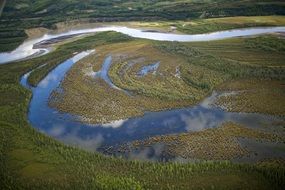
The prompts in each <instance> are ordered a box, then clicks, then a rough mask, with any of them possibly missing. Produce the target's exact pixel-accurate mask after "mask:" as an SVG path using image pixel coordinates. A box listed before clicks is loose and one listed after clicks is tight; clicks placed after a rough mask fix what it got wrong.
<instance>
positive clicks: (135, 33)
mask: <svg viewBox="0 0 285 190" xmlns="http://www.w3.org/2000/svg"><path fill="white" fill-rule="evenodd" d="M103 31H115V32H120V33H123V34H126V35H129V36H131V37H135V38H144V39H150V40H157V41H178V42H194V41H210V40H220V39H227V38H233V37H239V36H252V35H259V34H265V33H272V32H285V27H258V28H245V29H234V30H227V31H220V32H213V33H208V34H197V35H186V34H184V35H182V34H172V33H161V32H149V31H144V30H140V29H133V28H128V27H122V26H109V27H97V28H92V29H81V30H71V31H68V32H64V33H60V34H45V35H43V36H42V37H40V38H36V39H31V40H27V41H25V42H24V43H23V44H21V45H20V46H19V47H18V48H16V49H15V50H14V51H12V52H4V53H0V64H4V63H8V62H13V61H18V60H23V59H27V58H32V57H35V56H40V55H44V54H47V53H49V52H50V51H51V49H49V48H45V47H44V46H43V44H45V45H46V44H50V43H53V42H55V41H60V40H64V39H67V38H69V37H74V36H79V35H83V34H88V33H95V32H103Z"/></svg>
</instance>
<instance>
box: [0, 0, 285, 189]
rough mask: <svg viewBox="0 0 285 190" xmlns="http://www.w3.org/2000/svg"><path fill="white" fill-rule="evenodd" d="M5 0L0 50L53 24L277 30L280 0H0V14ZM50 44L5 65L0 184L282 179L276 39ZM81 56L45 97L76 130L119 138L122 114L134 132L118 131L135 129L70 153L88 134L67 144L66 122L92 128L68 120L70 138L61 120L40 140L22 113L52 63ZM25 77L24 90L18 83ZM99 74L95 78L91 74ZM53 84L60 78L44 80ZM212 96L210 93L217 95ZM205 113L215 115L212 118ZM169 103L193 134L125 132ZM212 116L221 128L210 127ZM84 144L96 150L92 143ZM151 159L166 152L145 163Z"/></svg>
mask: <svg viewBox="0 0 285 190" xmlns="http://www.w3.org/2000/svg"><path fill="white" fill-rule="evenodd" d="M2 3H3V4H2ZM1 5H5V7H4V6H3V7H4V9H3V13H2V16H1V14H0V16H1V18H0V52H3V51H11V50H13V49H15V48H16V47H18V46H19V44H21V43H22V42H23V41H24V40H25V39H27V38H28V37H30V38H32V37H35V36H37V34H38V35H41V34H42V33H45V32H47V31H50V32H52V31H51V29H57V30H59V31H60V30H63V31H65V30H69V29H72V28H73V27H74V28H83V26H84V27H85V26H86V25H87V26H95V25H94V22H96V23H97V22H100V23H97V24H98V26H106V25H111V26H112V25H119V26H128V27H133V28H140V29H143V30H146V31H147V30H150V31H155V32H157V31H162V32H167V33H177V34H179V33H180V34H181V33H186V34H201V33H208V32H215V31H220V30H229V29H235V28H245V27H258V26H284V25H285V18H284V16H282V15H284V14H285V11H284V10H285V4H284V2H283V1H270V0H266V1H256V0H247V1H233V0H231V1H225V0H205V1H204V0H203V1H196V0H177V1H161V0H155V1H128V0H120V1H103V0H92V1H91V0H90V1H89V0H87V1H79V0H61V1H58V2H57V3H56V4H55V3H52V2H51V1H50V0H45V1H30V0H21V1H17V0H10V1H0V10H1V8H3V7H1ZM59 22H60V23H59ZM107 22H108V23H107ZM97 24H96V25H97ZM73 25H76V26H73ZM34 27H42V28H36V29H32V28H34ZM27 29H29V30H27ZM49 46H50V47H52V50H51V51H50V53H48V54H46V55H42V56H40V57H36V56H31V57H28V59H26V60H19V61H17V62H10V63H6V64H2V65H0V189H106V190H107V189H258V190H259V189H283V187H284V186H285V167H284V166H285V162H284V161H285V152H284V147H285V138H284V137H285V136H284V135H285V133H284V132H285V131H284V129H285V120H284V117H285V86H284V84H285V67H284V66H285V65H284V64H285V38H284V33H282V32H281V33H270V34H266V35H256V36H247V37H236V38H229V39H224V40H216V41H205V42H166V41H155V40H146V39H139V38H133V37H130V36H127V35H124V34H122V33H118V32H111V31H110V32H98V33H91V34H88V35H83V36H77V37H71V38H66V39H63V40H62V41H58V42H56V43H51V44H49ZM86 50H95V51H94V53H91V54H90V55H88V56H86V57H84V58H83V59H81V60H79V61H78V62H74V63H72V64H71V63H69V64H71V65H72V67H71V69H69V70H66V71H67V73H66V74H65V75H62V76H61V77H62V78H63V79H62V80H60V81H58V87H57V88H55V89H54V90H53V91H52V93H51V94H50V96H49V98H48V99H47V100H46V101H45V104H46V106H49V108H50V109H51V110H52V114H71V115H72V116H75V117H73V118H72V119H75V120H76V121H75V122H76V123H77V125H81V124H88V125H90V126H91V129H92V127H93V128H94V129H95V128H96V127H103V128H104V130H106V131H107V132H106V134H107V133H109V135H111V133H112V134H113V133H117V134H118V135H119V133H121V131H120V127H122V126H123V125H121V124H120V123H121V122H127V121H129V120H132V118H134V120H133V121H134V122H131V121H129V122H130V124H132V125H133V124H134V125H133V126H131V125H126V127H127V128H129V130H127V132H129V134H128V135H130V136H132V135H134V137H132V138H129V139H131V140H128V141H126V142H125V141H124V142H123V143H121V142H120V143H117V144H115V145H113V144H112V145H106V146H105V147H100V153H99V152H94V151H88V150H84V149H81V148H78V146H77V144H80V142H81V141H80V140H82V139H84V138H82V139H74V138H72V134H71V133H72V130H71V128H72V127H73V128H74V129H75V131H76V132H78V131H81V132H82V133H79V132H78V134H80V135H82V136H84V135H86V134H87V133H91V132H92V131H91V129H90V130H89V129H88V130H86V131H84V130H83V129H82V128H75V124H74V126H73V125H70V126H65V129H68V128H70V131H71V132H70V131H69V130H65V131H62V130H61V129H62V127H61V126H58V127H56V128H54V129H55V130H52V131H49V132H50V133H46V134H43V133H45V131H44V130H41V128H40V127H38V126H32V125H33V122H31V121H32V120H30V118H31V115H30V114H31V102H32V101H33V98H35V97H33V96H35V94H34V92H35V89H36V88H38V87H39V84H41V82H43V81H44V79H46V77H47V76H49V74H50V73H52V71H55V70H56V68H58V66H60V65H63V64H64V63H66V62H68V61H66V60H69V59H70V58H72V57H74V56H76V55H79V53H80V52H83V51H86ZM107 58H110V59H109V60H110V61H111V62H110V65H109V64H108V63H106V61H108V59H107ZM104 62H105V63H106V65H107V66H106V65H105V68H104ZM71 65H70V66H71ZM109 66H110V67H109ZM104 69H105V70H104ZM28 72H31V73H30V74H29V75H27V76H28V78H27V83H28V84H29V85H31V87H32V88H31V89H26V88H25V87H24V86H21V84H20V81H21V80H22V79H23V78H22V76H23V75H24V74H26V73H28ZM100 72H101V73H102V72H104V73H103V74H104V76H103V75H101V77H98V76H99V75H98V74H100ZM52 77H57V76H52ZM104 77H107V79H106V78H104ZM104 79H105V80H104ZM52 81H57V79H56V78H51V81H48V82H52ZM106 81H107V82H106ZM215 92H217V94H219V95H217V96H213V94H215ZM211 94H212V95H211ZM212 96H213V97H215V98H214V99H211V97H212ZM206 97H208V98H206ZM195 106H196V107H195ZM192 108H193V109H192ZM36 109H37V108H36ZM183 109H185V110H184V111H185V112H183V111H181V110H183ZM187 109H188V110H187ZM189 109H190V110H189ZM191 109H192V111H191ZM199 109H202V110H203V111H204V113H202V112H201V113H200V112H199ZM210 109H213V112H215V114H212V115H211V114H209V113H208V112H210V111H211V110H210ZM165 110H169V111H172V112H180V111H181V119H182V120H184V122H185V124H189V126H188V127H189V130H186V131H178V130H177V131H176V132H171V133H167V130H169V128H171V129H173V131H175V130H176V129H178V128H179V126H177V125H181V123H178V122H177V123H173V122H171V119H172V118H171V117H169V120H162V121H165V123H164V124H163V125H159V126H168V127H169V128H159V127H158V129H159V130H160V133H159V134H164V135H158V136H157V135H153V134H155V133H152V130H158V129H157V128H156V129H154V128H155V127H156V126H155V125H157V123H155V122H152V120H150V121H149V122H145V125H149V127H148V128H141V129H147V130H149V131H144V134H146V135H147V137H146V138H145V137H144V138H143V139H141V138H139V137H140V136H139V135H137V136H135V134H137V133H135V130H136V129H135V128H132V127H138V126H139V124H138V125H136V122H137V123H139V122H140V119H141V118H142V117H143V116H144V115H147V114H148V115H149V117H152V116H153V117H157V116H158V115H159V114H161V115H163V114H164V111H165ZM209 110H210V111H209ZM39 111H40V110H39ZM185 113H188V115H192V116H193V118H194V119H193V118H192V120H191V119H190V118H187V114H185ZM194 113H195V114H194ZM223 113H229V114H228V115H227V114H223ZM46 114H47V115H48V113H47V112H46ZM213 115H215V116H213ZM169 116H170V115H169ZM59 117H61V115H59ZM165 117H167V114H166V116H165ZM179 117H180V116H179ZM224 117H226V118H224ZM217 118H218V119H220V120H221V121H226V122H225V123H220V122H216V123H215V121H214V120H215V119H217ZM37 119H38V120H41V118H37ZM60 119H62V121H64V120H65V119H66V118H65V117H64V116H62V118H60ZM136 119H137V120H136ZM220 120H219V121H220ZM253 120H255V121H253ZM144 121H146V120H143V119H142V120H141V122H144ZM159 121H160V120H159ZM174 121H175V122H176V120H174ZM194 121H195V122H194ZM40 122H43V123H45V125H52V124H53V123H50V121H49V120H43V121H40ZM110 122H114V123H113V124H112V123H111V124H110ZM187 122H188V123H187ZM193 122H194V123H193ZM190 123H192V125H190ZM217 123H219V125H218V124H217ZM96 124H100V125H99V126H97V125H96ZM140 124H141V123H140ZM194 125H195V126H194ZM204 125H205V126H206V125H209V126H213V127H209V128H207V127H204ZM90 126H89V127H90ZM193 126H194V127H193ZM201 126H203V127H201ZM151 127H153V129H152V128H151ZM180 127H181V126H180ZM186 127H187V126H186ZM95 130H96V129H95ZM137 131H138V132H140V129H137ZM137 131H136V132H137ZM61 133H67V135H70V136H68V137H69V138H70V139H69V140H71V141H74V143H67V142H65V141H60V139H57V138H56V139H55V138H53V137H54V136H56V134H61ZM85 133H86V134H85ZM141 133H143V132H142V131H141ZM47 134H48V135H47ZM49 134H55V135H54V136H52V135H50V136H49ZM98 136H99V140H102V139H101V138H102V136H100V135H98ZM86 137H88V136H86ZM110 138H113V137H112V136H110ZM110 138H109V139H110ZM136 139H137V140H136ZM85 140H86V141H85V142H83V143H86V144H87V145H88V146H89V147H93V149H92V150H96V149H94V146H97V144H94V142H93V141H92V140H93V139H91V138H90V139H88V138H87V139H85ZM115 140H116V138H114V142H116V141H115ZM73 145H74V146H73ZM102 153H105V154H107V155H104V154H102ZM153 154H154V155H158V157H160V158H162V159H152V157H150V155H153ZM126 158H127V159H126Z"/></svg>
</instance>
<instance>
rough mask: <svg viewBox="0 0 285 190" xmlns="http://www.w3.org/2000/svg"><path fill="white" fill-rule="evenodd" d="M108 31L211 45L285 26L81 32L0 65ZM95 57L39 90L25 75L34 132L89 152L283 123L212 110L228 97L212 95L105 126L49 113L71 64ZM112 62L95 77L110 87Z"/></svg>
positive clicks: (53, 76)
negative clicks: (228, 127)
mask: <svg viewBox="0 0 285 190" xmlns="http://www.w3.org/2000/svg"><path fill="white" fill-rule="evenodd" d="M109 30H114V31H118V32H122V33H124V34H128V35H130V36H133V37H140V38H147V39H155V40H168V41H207V40H217V39H224V38H231V37H236V36H249V35H256V34H263V33H268V32H285V27H274V28H252V29H244V30H231V31H223V32H216V33H211V34H203V35H177V34H166V33H151V32H142V31H141V30H137V29H130V28H126V27H108V28H97V29H89V30H78V31H70V32H68V33H64V34H59V35H45V36H43V37H42V38H39V39H35V40H31V41H26V42H25V43H24V44H22V45H21V46H19V47H18V48H17V49H16V50H15V51H13V52H10V53H4V54H1V55H0V60H1V62H2V63H6V62H10V61H15V60H18V59H23V58H27V57H28V56H31V55H33V54H35V53H38V52H39V51H43V52H44V53H48V52H49V50H47V49H33V45H34V44H36V43H39V42H41V41H43V40H48V39H52V38H57V37H60V36H61V35H71V34H75V33H78V34H82V33H90V32H98V31H109ZM92 53H94V50H89V51H85V52H81V53H79V54H77V55H75V56H74V57H72V58H70V59H68V60H66V61H65V62H63V63H62V64H60V65H59V66H57V67H56V68H55V69H54V70H52V71H51V72H50V73H49V74H48V75H47V76H46V77H45V78H44V79H43V80H42V81H41V82H40V83H39V85H38V86H37V87H35V88H33V87H31V86H30V85H29V84H28V82H27V78H28V76H29V74H30V73H31V72H32V71H31V72H29V73H27V74H25V75H24V76H23V77H22V78H21V81H20V82H21V84H22V85H23V86H24V87H26V88H29V89H31V90H32V92H33V97H32V100H31V102H30V107H29V113H28V118H29V121H30V123H31V124H32V126H33V127H35V128H36V129H38V130H39V131H41V132H43V133H45V134H47V135H49V136H51V137H53V138H55V139H58V140H60V141H62V142H64V143H66V144H69V145H74V146H79V147H81V148H84V149H87V150H91V151H98V150H99V151H100V150H102V148H103V147H107V146H114V145H116V144H120V143H124V142H129V141H133V140H141V139H145V138H148V137H153V136H157V135H168V134H178V133H183V132H189V131H200V130H203V129H207V128H214V127H218V126H220V125H221V124H222V123H224V122H229V121H232V122H235V123H239V124H243V125H246V126H249V127H253V128H254V127H258V126H260V125H261V124H263V125H272V124H273V123H276V122H279V121H281V119H280V118H276V117H271V116H267V115H262V114H250V113H231V112H227V111H224V110H222V109H218V108H214V107H212V106H211V103H213V102H214V101H215V99H216V98H217V97H219V96H224V95H226V94H219V93H217V92H213V94H212V95H211V96H210V97H208V98H206V99H205V100H204V101H203V102H201V103H200V104H199V105H197V106H193V107H189V108H183V109H173V110H168V111H160V112H146V113H145V114H144V115H143V116H140V117H135V118H129V119H126V120H119V121H114V122H111V123H107V124H98V125H90V124H84V123H80V122H78V120H80V117H79V116H76V115H71V114H68V113H60V112H58V111H57V110H55V109H53V108H50V107H49V106H48V99H49V97H50V94H51V93H52V91H53V90H55V89H57V90H60V89H59V86H60V82H61V81H62V80H63V78H64V76H65V74H66V73H67V72H68V70H69V69H70V68H71V67H72V65H73V64H75V63H76V62H77V61H79V60H81V59H83V58H84V57H86V56H88V55H89V54H92ZM111 61H112V58H111V57H107V58H106V60H105V64H103V65H106V66H105V67H102V69H101V71H100V73H97V74H96V75H95V76H100V77H103V78H105V79H106V80H105V81H106V82H107V83H108V82H109V83H110V85H112V83H111V81H109V80H108V70H109V67H110V64H111Z"/></svg>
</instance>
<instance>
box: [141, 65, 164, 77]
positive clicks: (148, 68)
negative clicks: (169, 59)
mask: <svg viewBox="0 0 285 190" xmlns="http://www.w3.org/2000/svg"><path fill="white" fill-rule="evenodd" d="M159 65H160V62H157V63H154V64H150V65H146V66H143V67H142V68H141V70H140V71H139V72H138V76H140V77H144V76H145V75H147V74H148V73H150V72H152V74H156V71H157V69H158V67H159Z"/></svg>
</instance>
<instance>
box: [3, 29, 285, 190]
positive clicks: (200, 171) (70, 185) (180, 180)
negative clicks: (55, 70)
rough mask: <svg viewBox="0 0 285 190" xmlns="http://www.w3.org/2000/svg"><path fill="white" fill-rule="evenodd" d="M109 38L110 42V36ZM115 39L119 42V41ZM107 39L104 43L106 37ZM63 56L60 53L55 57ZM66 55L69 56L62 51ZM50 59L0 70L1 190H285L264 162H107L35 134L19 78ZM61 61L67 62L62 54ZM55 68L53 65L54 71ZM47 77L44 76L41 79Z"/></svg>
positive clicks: (278, 173)
mask: <svg viewBox="0 0 285 190" xmlns="http://www.w3.org/2000/svg"><path fill="white" fill-rule="evenodd" d="M106 36H107V37H106ZM110 36H112V37H114V38H119V40H118V42H119V41H121V40H122V39H123V41H124V40H125V37H124V36H122V35H118V34H114V33H103V34H98V35H95V36H92V37H89V38H88V40H87V39H85V40H82V41H78V42H77V43H70V44H65V45H64V46H62V47H61V48H62V49H65V48H66V49H69V48H70V52H71V49H72V50H73V51H80V50H82V47H88V48H95V46H96V44H94V46H91V45H90V46H88V43H90V41H92V40H94V41H101V43H103V44H104V43H109V42H108V40H109V39H110ZM116 36H117V37H116ZM105 37H106V38H105ZM58 52H61V50H60V48H59V49H57V50H56V51H55V52H54V53H58ZM61 53H62V54H63V53H65V52H63V51H62V52H61ZM50 56H51V55H45V56H43V57H41V58H35V59H32V60H29V61H22V62H18V63H13V64H6V65H1V66H0V73H1V75H0V91H1V93H0V96H1V98H0V128H1V130H0V131H1V132H0V135H1V138H0V139H1V142H0V188H1V189H78V188H80V189H239V188H241V189H282V187H284V182H285V179H284V172H285V169H284V167H282V166H284V164H283V163H282V162H278V161H276V162H272V161H267V162H262V163H258V164H251V165H249V164H233V163H231V162H227V161H222V162H200V163H193V164H177V163H167V164H164V163H148V162H137V161H126V160H122V159H119V158H112V157H105V156H102V155H99V154H97V153H90V152H86V151H83V150H79V149H77V148H73V147H68V146H65V145H63V144H61V143H58V142H56V141H55V140H53V139H51V138H49V137H46V136H44V135H42V134H40V133H39V132H38V131H36V130H34V129H32V127H31V126H30V125H29V124H28V121H27V117H26V116H27V107H28V104H29V100H30V98H31V95H32V94H31V92H30V91H29V90H27V89H25V88H23V87H21V86H20V84H19V80H20V77H21V76H22V75H23V74H24V73H26V72H28V71H29V70H31V69H33V68H36V67H37V66H39V65H41V64H44V63H45V62H43V60H48V58H49V57H50ZM62 59H64V57H63V55H62ZM52 67H53V65H52V64H51V68H52ZM47 72H48V69H47V70H46V72H41V74H40V75H41V77H43V76H45V74H46V73H47Z"/></svg>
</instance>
